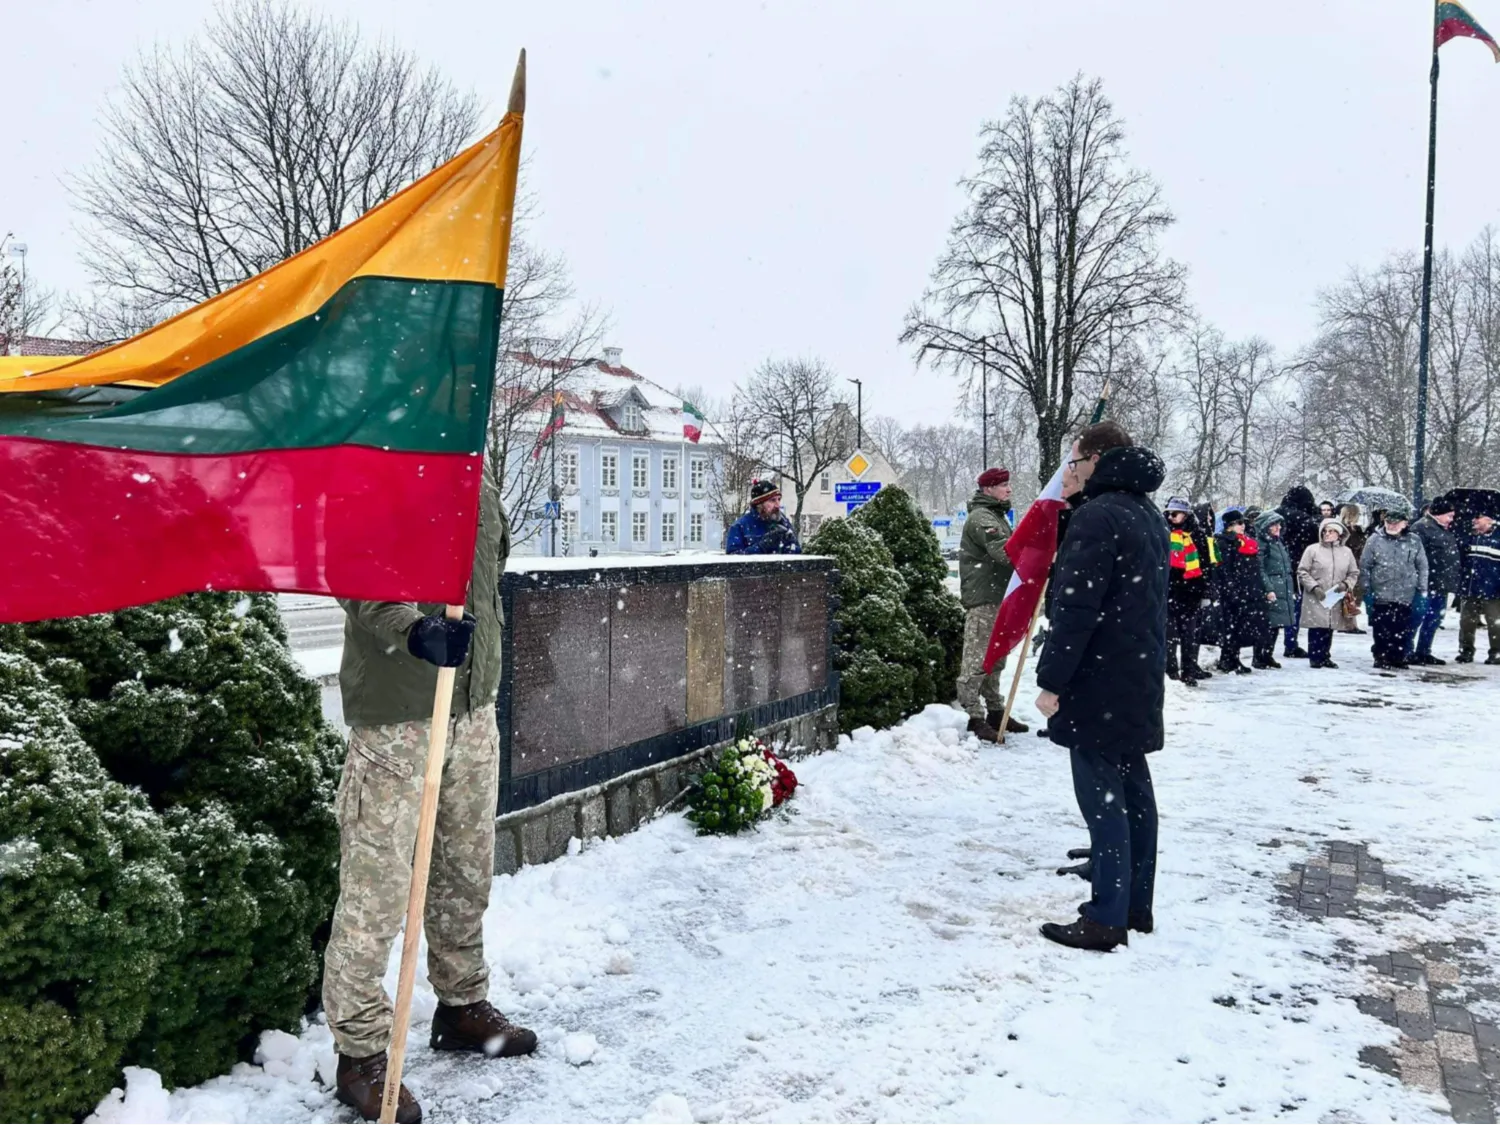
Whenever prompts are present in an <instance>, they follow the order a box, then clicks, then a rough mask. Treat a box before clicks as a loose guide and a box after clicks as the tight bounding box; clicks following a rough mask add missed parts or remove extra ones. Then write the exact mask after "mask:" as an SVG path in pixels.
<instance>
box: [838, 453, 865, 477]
mask: <svg viewBox="0 0 1500 1125" xmlns="http://www.w3.org/2000/svg"><path fill="white" fill-rule="evenodd" d="M844 468H846V469H848V470H849V475H850V476H852V477H853V478H854V479H855V480H860V479H861V478H862V477H863V476H864V475H865V474H866V473H868V472H869V471H870V459H869V458H868V457H866V456H865V455H864V454H863V453H861V452H860V451H859V450H857V449H856V450H855V451H854V456H852V457H850V458H849V460H847V461H845V462H844Z"/></svg>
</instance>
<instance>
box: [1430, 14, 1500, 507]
mask: <svg viewBox="0 0 1500 1125" xmlns="http://www.w3.org/2000/svg"><path fill="white" fill-rule="evenodd" d="M1432 20H1433V22H1432V68H1431V70H1430V72H1429V78H1428V81H1429V83H1430V85H1431V91H1430V95H1429V98H1430V100H1429V104H1428V111H1427V222H1426V225H1425V228H1424V230H1423V234H1422V313H1421V322H1420V327H1419V328H1418V336H1417V434H1416V449H1415V450H1414V451H1413V454H1412V471H1411V491H1412V500H1413V501H1414V502H1415V503H1416V505H1417V507H1419V508H1420V507H1421V506H1422V498H1423V490H1424V485H1425V483H1426V482H1425V480H1424V476H1425V471H1426V462H1427V373H1428V370H1429V367H1430V363H1429V360H1430V353H1431V347H1432V332H1431V324H1432V231H1433V210H1434V204H1435V200H1436V197H1437V112H1438V70H1439V68H1438V49H1439V48H1440V47H1442V45H1443V44H1444V43H1446V42H1448V41H1449V40H1450V39H1459V38H1467V39H1477V40H1479V41H1480V42H1481V43H1483V44H1484V45H1485V46H1486V47H1488V48H1489V49H1490V54H1492V55H1493V56H1494V57H1495V61H1496V62H1500V44H1497V43H1496V42H1495V37H1494V36H1493V35H1491V34H1490V33H1489V32H1488V31H1486V30H1485V29H1484V28H1483V27H1481V26H1480V24H1479V21H1478V20H1476V19H1475V18H1474V17H1473V16H1472V15H1471V14H1470V13H1469V10H1468V9H1467V8H1465V7H1464V6H1463V5H1462V4H1460V3H1458V2H1457V0H1438V2H1437V3H1436V4H1435V5H1434V6H1433V14H1432Z"/></svg>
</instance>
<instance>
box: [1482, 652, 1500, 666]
mask: <svg viewBox="0 0 1500 1125" xmlns="http://www.w3.org/2000/svg"><path fill="white" fill-rule="evenodd" d="M1484 662H1485V663H1486V664H1500V652H1492V653H1490V654H1489V655H1488V656H1486V657H1485V658H1484Z"/></svg>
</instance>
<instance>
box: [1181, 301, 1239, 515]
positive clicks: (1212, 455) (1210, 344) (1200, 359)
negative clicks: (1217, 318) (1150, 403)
mask: <svg viewBox="0 0 1500 1125" xmlns="http://www.w3.org/2000/svg"><path fill="white" fill-rule="evenodd" d="M1182 351H1183V360H1182V362H1181V364H1180V366H1179V367H1178V370H1177V374H1176V378H1177V382H1178V385H1179V386H1180V387H1181V391H1182V402H1183V404H1184V409H1183V414H1184V424H1185V427H1186V434H1185V439H1184V451H1183V456H1182V457H1181V458H1179V461H1180V463H1181V469H1180V476H1179V478H1178V480H1179V487H1180V488H1182V489H1183V490H1184V491H1186V492H1187V494H1188V495H1189V496H1191V497H1193V498H1195V499H1201V500H1217V499H1218V498H1219V497H1220V495H1222V488H1223V473H1224V471H1225V470H1226V468H1227V467H1228V465H1229V463H1230V461H1231V459H1232V457H1233V445H1232V442H1231V437H1230V423H1231V418H1232V412H1231V410H1230V406H1229V380H1230V370H1231V366H1232V365H1231V362H1230V359H1229V356H1228V352H1229V345H1228V344H1227V343H1226V341H1225V340H1224V335H1223V333H1221V332H1220V331H1219V330H1218V329H1216V328H1212V327H1210V326H1209V325H1206V324H1203V323H1202V322H1196V321H1195V322H1193V323H1192V324H1191V325H1190V326H1189V328H1188V331H1187V333H1186V335H1185V336H1184V338H1183V341H1182Z"/></svg>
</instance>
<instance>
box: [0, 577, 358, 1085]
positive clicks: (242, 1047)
mask: <svg viewBox="0 0 1500 1125" xmlns="http://www.w3.org/2000/svg"><path fill="white" fill-rule="evenodd" d="M7 636H10V638H11V640H12V647H20V648H21V649H22V650H23V651H24V652H25V653H26V654H27V655H28V656H30V657H31V658H32V659H34V660H35V661H36V662H37V663H38V664H39V665H40V666H41V667H42V669H43V671H44V672H45V674H46V675H47V676H48V677H49V678H50V679H51V680H52V681H53V682H54V683H55V684H56V685H57V686H58V687H59V688H61V689H62V691H63V693H64V695H65V696H66V699H67V704H68V709H69V712H70V715H71V718H72V720H73V722H74V723H75V724H76V726H77V728H78V731H79V732H80V733H81V734H82V735H83V737H84V739H85V740H86V741H87V742H88V743H89V745H90V746H92V747H93V749H94V750H95V751H96V752H97V754H98V756H99V759H100V761H101V762H102V763H103V765H104V767H105V769H107V770H108V771H109V773H110V774H111V775H112V776H113V777H114V778H115V779H116V780H117V781H120V782H124V783H126V784H129V785H134V786H138V787H139V788H140V789H142V790H144V791H145V793H146V795H147V797H148V798H149V800H150V802H151V805H152V806H153V807H155V808H156V809H157V810H158V812H160V814H161V816H162V821H163V827H164V829H165V831H166V833H167V837H168V839H169V840H170V843H171V849H172V854H173V861H172V863H171V869H172V871H173V873H174V874H175V875H176V876H177V879H178V881H179V883H180V885H181V889H182V892H183V898H184V902H185V906H184V908H183V918H182V923H183V925H182V930H183V937H182V939H181V941H180V943H179V944H178V946H177V947H176V949H175V950H174V953H173V956H172V957H171V958H170V959H169V961H168V963H167V965H166V967H165V968H164V970H163V972H162V974H161V977H160V979H159V981H158V982H157V987H156V989H155V993H154V1000H153V1003H152V1006H151V1010H150V1013H149V1015H148V1017H147V1019H146V1022H145V1024H144V1026H143V1027H142V1029H141V1031H140V1034H139V1035H138V1037H137V1038H136V1040H135V1042H134V1043H133V1044H132V1046H131V1049H130V1051H129V1052H128V1053H127V1055H126V1061H128V1062H133V1063H138V1064H140V1065H143V1066H149V1067H151V1068H153V1069H154V1070H156V1071H158V1072H159V1073H160V1074H161V1075H162V1077H163V1079H164V1080H165V1081H166V1083H167V1084H168V1085H169V1086H174V1085H181V1084H190V1083H194V1082H200V1081H202V1080H203V1079H205V1078H208V1077H210V1076H211V1075H214V1074H217V1073H220V1072H222V1071H225V1070H228V1069H229V1067H231V1066H232V1065H233V1064H234V1063H235V1061H236V1060H237V1059H245V1058H248V1057H249V1053H250V1051H251V1050H252V1049H253V1047H254V1043H255V1036H256V1033H258V1032H259V1031H261V1030H263V1029H267V1028H280V1029H284V1030H294V1029H295V1028H296V1027H297V1024H298V1020H299V1018H300V1017H301V1015H302V1013H303V1011H304V1010H305V1008H306V1003H307V1000H308V997H309V994H310V990H312V989H313V988H314V987H315V985H316V982H317V980H318V976H319V969H320V957H321V950H322V944H323V942H324V940H326V931H327V921H328V919H329V917H330V916H331V914H332V910H333V903H334V900H335V898H336V897H337V893H338V825H337V821H336V818H335V815H334V810H333V798H334V794H335V790H336V787H337V783H338V774H339V769H340V764H341V760H342V757H343V747H342V744H341V742H340V740H339V738H338V736H337V734H336V733H335V732H334V731H333V730H332V729H331V728H329V727H327V726H326V725H325V724H324V722H323V720H322V708H321V700H320V693H319V689H318V687H317V685H316V684H314V683H313V682H312V681H310V680H308V679H307V678H306V677H305V676H304V675H303V674H302V672H301V670H300V669H299V668H298V667H297V665H296V664H295V662H294V661H293V660H292V658H291V655H290V653H289V652H288V651H287V648H286V643H285V641H286V637H285V632H284V630H283V628H282V625H281V621H280V617H279V615H278V613H277V610H276V606H275V601H274V599H272V598H270V597H267V596H263V595H262V596H255V597H250V598H246V597H245V596H244V595H240V594H194V595H189V596H187V597H183V598H176V599H173V600H171V601H167V602H161V603H158V604H156V605H150V606H144V607H140V608H136V609H128V610H123V611H120V612H118V613H113V614H101V615H97V616H92V617H81V618H69V619H65V620H57V621H47V622H40V623H37V624H34V625H28V626H25V627H24V629H23V630H22V631H21V632H20V636H19V639H17V638H16V635H15V634H14V633H11V634H7ZM4 644H5V642H4V640H3V639H0V647H3V646H4ZM112 1077H113V1076H112ZM106 1088H107V1087H106Z"/></svg>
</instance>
